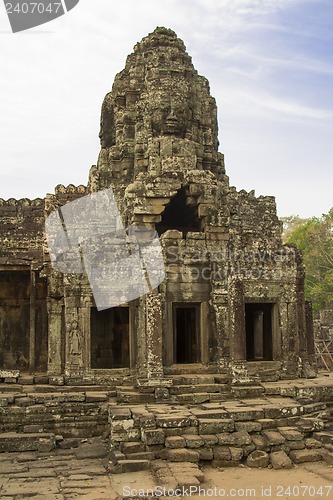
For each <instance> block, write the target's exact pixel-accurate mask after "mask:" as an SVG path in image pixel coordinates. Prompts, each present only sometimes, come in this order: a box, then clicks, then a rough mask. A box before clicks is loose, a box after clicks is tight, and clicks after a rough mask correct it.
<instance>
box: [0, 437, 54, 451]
mask: <svg viewBox="0 0 333 500" xmlns="http://www.w3.org/2000/svg"><path fill="white" fill-rule="evenodd" d="M55 447H56V438H55V435H54V434H51V433H50V434H46V433H27V434H20V433H18V432H5V433H2V434H0V452H19V451H40V452H50V451H52V450H54V449H55Z"/></svg>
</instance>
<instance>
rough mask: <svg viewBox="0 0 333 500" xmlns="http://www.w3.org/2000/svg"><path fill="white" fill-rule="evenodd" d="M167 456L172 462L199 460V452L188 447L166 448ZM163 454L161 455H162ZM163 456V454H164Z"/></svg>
mask: <svg viewBox="0 0 333 500" xmlns="http://www.w3.org/2000/svg"><path fill="white" fill-rule="evenodd" d="M165 452H166V453H165V457H166V459H167V460H170V462H198V461H199V453H198V452H197V451H196V450H189V449H187V448H178V449H170V448H168V449H165ZM160 456H161V455H160ZM162 456H163V455H162Z"/></svg>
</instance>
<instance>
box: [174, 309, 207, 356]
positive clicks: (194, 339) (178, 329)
mask: <svg viewBox="0 0 333 500" xmlns="http://www.w3.org/2000/svg"><path fill="white" fill-rule="evenodd" d="M172 313H173V314H172V315H173V358H174V364H183V363H184V364H185V363H200V362H201V349H200V304H195V303H189V304H184V303H183V304H173V311H172Z"/></svg>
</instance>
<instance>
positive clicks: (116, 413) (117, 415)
mask: <svg viewBox="0 0 333 500" xmlns="http://www.w3.org/2000/svg"><path fill="white" fill-rule="evenodd" d="M131 417H132V414H131V412H130V410H129V408H122V407H120V406H109V418H110V420H124V419H127V418H131Z"/></svg>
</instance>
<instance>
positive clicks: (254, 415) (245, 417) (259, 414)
mask: <svg viewBox="0 0 333 500" xmlns="http://www.w3.org/2000/svg"><path fill="white" fill-rule="evenodd" d="M228 413H229V416H230V418H232V419H233V420H234V421H235V422H240V421H249V420H251V421H253V420H258V419H260V418H263V417H264V412H263V410H260V409H258V410H255V409H252V408H242V407H239V408H233V409H232V410H228Z"/></svg>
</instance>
